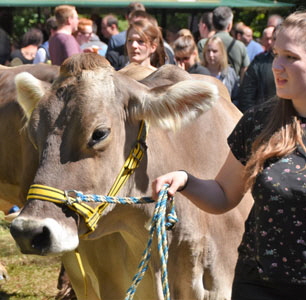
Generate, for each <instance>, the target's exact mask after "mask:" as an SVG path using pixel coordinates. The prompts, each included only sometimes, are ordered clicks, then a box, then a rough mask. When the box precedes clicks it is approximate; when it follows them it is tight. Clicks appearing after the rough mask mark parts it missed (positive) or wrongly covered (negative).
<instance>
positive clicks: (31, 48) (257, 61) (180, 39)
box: [0, 2, 283, 112]
mask: <svg viewBox="0 0 306 300" xmlns="http://www.w3.org/2000/svg"><path fill="white" fill-rule="evenodd" d="M125 19H126V20H127V23H128V28H127V29H126V30H124V31H120V30H119V23H118V18H117V17H116V16H115V15H114V14H107V15H105V16H103V17H102V18H100V19H96V18H92V19H90V18H79V16H78V12H77V9H76V7H74V6H71V5H60V6H57V7H56V8H55V9H54V16H52V17H50V18H49V19H47V20H46V23H45V24H44V26H43V28H41V29H38V28H31V29H30V30H28V32H26V33H25V34H24V36H23V37H22V38H21V42H20V45H19V46H17V47H16V46H15V47H12V45H11V44H10V40H9V37H8V36H7V34H6V33H5V32H2V31H1V32H0V34H1V35H3V37H2V38H1V39H2V40H3V44H2V48H3V49H1V51H2V53H0V58H1V62H0V63H1V64H6V65H11V66H16V65H20V64H32V63H33V64H37V63H50V64H54V65H61V64H62V62H63V61H64V60H65V59H66V58H68V57H69V56H71V55H73V54H76V53H81V52H96V53H98V54H99V55H102V56H104V57H105V58H106V59H107V60H108V61H109V62H110V64H111V65H112V66H113V67H114V69H115V70H120V69H122V68H123V67H125V66H126V65H128V64H129V63H131V62H135V63H139V64H143V65H147V66H149V67H150V68H158V67H159V66H161V65H162V64H168V63H170V64H176V65H177V66H178V67H180V68H183V69H185V70H186V71H187V72H189V73H196V74H204V75H210V76H214V77H216V78H218V79H220V80H221V81H222V82H223V83H224V84H225V86H226V87H227V89H228V91H229V94H230V96H231V99H232V102H233V103H234V104H235V105H236V106H237V107H238V108H239V109H240V110H241V111H242V112H244V111H246V110H247V109H248V108H249V107H251V106H253V105H255V104H258V103H261V102H264V101H266V100H267V99H269V98H271V96H273V95H275V85H274V80H273V74H272V71H271V70H270V69H271V63H272V60H273V54H272V47H273V46H272V45H273V33H274V30H275V28H276V27H277V25H278V24H280V23H281V22H282V21H283V18H282V17H281V16H279V15H276V14H273V15H271V16H270V17H269V19H268V20H267V26H266V28H265V29H264V30H263V32H262V37H261V39H260V40H259V39H258V40H255V39H254V37H253V29H252V28H251V27H250V26H248V25H247V24H244V23H243V22H237V23H235V24H233V19H234V15H233V12H232V10H231V8H229V7H225V6H223V7H217V8H216V9H214V10H213V11H206V12H204V13H203V14H202V15H201V16H200V18H199V22H198V35H197V34H195V33H193V32H192V31H191V30H189V29H187V28H178V27H177V26H176V25H173V24H171V25H170V26H169V28H167V29H165V30H163V29H162V28H161V27H160V26H159V24H158V22H157V20H156V18H155V17H154V16H152V15H150V14H149V13H148V12H147V11H146V8H145V6H144V5H143V4H142V3H140V2H131V3H130V4H129V5H128V7H127V9H126V12H125ZM97 20H98V21H97ZM97 22H98V24H97ZM98 28H99V32H98V31H97V30H98ZM1 30H2V29H1ZM128 34H129V36H128ZM196 36H198V38H197V39H196V38H195V37H196ZM150 48H152V49H150ZM258 78H265V79H267V80H258Z"/></svg>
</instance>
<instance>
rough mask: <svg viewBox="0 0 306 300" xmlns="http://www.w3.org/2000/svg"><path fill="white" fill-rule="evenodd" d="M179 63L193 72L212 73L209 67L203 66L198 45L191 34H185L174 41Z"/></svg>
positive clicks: (175, 53) (175, 54) (174, 49)
mask: <svg viewBox="0 0 306 300" xmlns="http://www.w3.org/2000/svg"><path fill="white" fill-rule="evenodd" d="M173 51H174V57H175V60H176V63H177V65H178V66H179V67H180V68H182V69H184V70H186V71H187V72H188V73H191V74H203V75H210V72H209V70H208V69H207V68H205V67H203V66H201V64H200V59H199V55H198V48H197V45H196V43H195V41H194V39H193V37H192V36H191V35H183V36H180V37H179V38H177V39H176V40H175V41H174V43H173Z"/></svg>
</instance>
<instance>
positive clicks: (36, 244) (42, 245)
mask: <svg viewBox="0 0 306 300" xmlns="http://www.w3.org/2000/svg"><path fill="white" fill-rule="evenodd" d="M50 245H51V241H50V230H49V229H48V227H46V226H44V227H43V228H42V232H41V233H38V234H36V236H35V237H34V238H33V240H32V244H31V246H32V248H34V249H36V250H40V252H41V254H44V252H46V250H47V249H49V247H50Z"/></svg>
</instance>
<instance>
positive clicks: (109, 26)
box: [101, 15, 119, 41]
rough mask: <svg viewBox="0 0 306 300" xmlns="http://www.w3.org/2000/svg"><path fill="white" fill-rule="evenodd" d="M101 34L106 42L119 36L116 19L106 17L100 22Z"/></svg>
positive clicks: (112, 16)
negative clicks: (114, 36)
mask: <svg viewBox="0 0 306 300" xmlns="http://www.w3.org/2000/svg"><path fill="white" fill-rule="evenodd" d="M101 33H102V35H103V36H104V37H105V39H107V40H108V41H109V40H110V38H111V37H112V36H113V35H116V34H119V28H118V19H117V18H116V17H115V16H114V15H106V16H104V17H103V18H102V20H101Z"/></svg>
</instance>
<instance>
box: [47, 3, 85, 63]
mask: <svg viewBox="0 0 306 300" xmlns="http://www.w3.org/2000/svg"><path fill="white" fill-rule="evenodd" d="M54 15H55V18H56V22H57V25H58V29H57V31H56V33H55V34H54V36H53V37H51V39H50V40H49V51H50V58H51V63H52V64H53V65H58V66H60V65H61V64H62V62H63V61H64V60H65V59H66V58H67V57H70V56H71V55H73V54H77V53H81V52H82V50H81V48H80V45H79V43H78V42H77V41H76V39H75V38H74V36H73V35H72V34H73V33H74V32H75V31H77V29H78V24H79V18H78V13H77V11H76V9H75V7H74V6H71V5H60V6H57V7H56V8H55V11H54Z"/></svg>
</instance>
